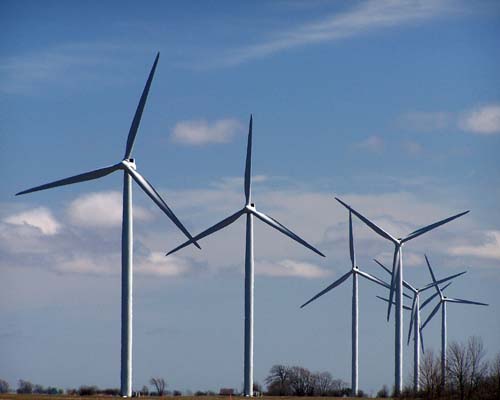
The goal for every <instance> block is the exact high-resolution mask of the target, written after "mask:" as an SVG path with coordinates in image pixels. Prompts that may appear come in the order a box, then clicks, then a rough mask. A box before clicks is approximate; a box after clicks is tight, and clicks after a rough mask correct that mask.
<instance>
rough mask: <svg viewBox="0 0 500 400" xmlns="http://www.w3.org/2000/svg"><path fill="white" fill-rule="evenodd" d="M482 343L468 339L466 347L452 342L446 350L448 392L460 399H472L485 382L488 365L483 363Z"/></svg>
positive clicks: (476, 339)
mask: <svg viewBox="0 0 500 400" xmlns="http://www.w3.org/2000/svg"><path fill="white" fill-rule="evenodd" d="M484 356H485V351H484V345H483V341H482V340H481V339H480V338H478V337H475V336H473V337H471V338H469V340H468V342H467V345H465V344H461V343H458V342H453V343H452V344H451V345H450V346H449V348H448V357H447V358H448V364H447V374H448V380H449V382H450V390H451V391H453V392H457V393H458V395H459V397H460V399H461V400H464V399H472V398H474V396H475V395H476V393H477V392H478V390H479V388H480V386H481V384H482V383H484V382H485V379H486V375H487V372H488V364H487V363H486V362H485V361H484Z"/></svg>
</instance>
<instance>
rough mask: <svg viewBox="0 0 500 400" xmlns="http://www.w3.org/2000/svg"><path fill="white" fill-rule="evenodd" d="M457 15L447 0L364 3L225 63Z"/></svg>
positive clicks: (250, 48) (231, 56)
mask: <svg viewBox="0 0 500 400" xmlns="http://www.w3.org/2000/svg"><path fill="white" fill-rule="evenodd" d="M456 11H458V10H457V7H456V4H453V3H451V2H449V1H445V0H444V1H443V0H424V1H394V0H378V1H364V2H362V3H361V4H359V5H356V6H355V7H353V8H352V9H351V10H349V11H346V12H343V13H336V14H333V15H330V16H328V17H326V18H324V19H322V20H319V21H316V22H312V23H308V24H305V25H302V26H299V27H297V28H295V29H291V30H289V31H286V32H281V33H277V34H275V35H274V36H273V37H272V38H269V39H268V40H264V41H262V42H261V43H258V44H255V45H250V46H247V47H244V48H241V49H239V50H237V51H234V52H233V53H232V54H229V55H228V56H227V57H226V58H225V59H223V61H222V62H223V63H224V64H225V65H236V64H240V63H242V62H245V61H248V60H250V59H255V58H260V57H264V56H267V55H270V54H273V53H276V52H279V51H283V50H286V49H290V48H293V47H297V46H304V45H307V44H314V43H321V42H326V41H334V40H340V39H345V38H348V37H352V36H356V35H359V34H365V33H368V32H370V31H373V30H376V29H383V28H390V27H395V26H401V25H405V24H413V23H417V22H420V21H425V20H427V19H430V18H433V17H436V16H439V15H444V14H450V13H453V12H456Z"/></svg>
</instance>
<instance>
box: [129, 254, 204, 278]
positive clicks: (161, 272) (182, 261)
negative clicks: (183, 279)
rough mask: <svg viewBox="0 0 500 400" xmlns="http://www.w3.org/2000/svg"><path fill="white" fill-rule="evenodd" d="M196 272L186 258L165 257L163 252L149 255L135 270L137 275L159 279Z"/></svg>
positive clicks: (194, 267)
mask: <svg viewBox="0 0 500 400" xmlns="http://www.w3.org/2000/svg"><path fill="white" fill-rule="evenodd" d="M196 270H197V268H196V266H195V265H193V263H192V262H190V261H189V260H187V259H186V258H182V257H179V256H176V255H173V254H172V255H169V256H168V257H165V253H164V252H152V253H150V254H149V255H148V257H146V259H144V260H142V261H141V262H139V263H138V264H137V268H136V271H137V273H138V274H141V275H151V276H161V277H177V276H184V275H188V274H190V273H193V272H196ZM198 272H199V269H198Z"/></svg>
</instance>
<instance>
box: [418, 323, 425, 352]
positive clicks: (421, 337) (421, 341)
mask: <svg viewBox="0 0 500 400" xmlns="http://www.w3.org/2000/svg"><path fill="white" fill-rule="evenodd" d="M418 332H419V334H420V346H421V347H422V353H425V348H424V335H423V334H422V328H419V330H418Z"/></svg>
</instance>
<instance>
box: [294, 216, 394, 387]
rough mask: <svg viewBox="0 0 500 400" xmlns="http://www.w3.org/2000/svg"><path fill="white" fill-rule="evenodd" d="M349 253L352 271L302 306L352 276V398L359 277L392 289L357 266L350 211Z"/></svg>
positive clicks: (355, 384) (355, 356)
mask: <svg viewBox="0 0 500 400" xmlns="http://www.w3.org/2000/svg"><path fill="white" fill-rule="evenodd" d="M349 253H350V257H351V270H350V271H349V272H347V273H346V274H344V275H342V276H341V277H340V278H339V279H337V280H336V281H335V282H333V283H332V284H331V285H330V286H328V287H327V288H326V289H324V290H322V291H321V292H319V293H318V294H317V295H315V296H314V297H312V298H311V299H310V300H308V301H307V302H305V303H304V304H302V305H301V306H300V308H303V307H305V306H307V305H308V304H309V303H311V302H312V301H314V300H316V299H317V298H318V297H321V296H323V295H324V294H325V293H328V292H329V291H330V290H332V289H335V288H336V287H337V286H339V285H341V284H342V283H343V282H344V281H345V280H347V278H349V276H351V275H352V350H351V351H352V353H351V355H352V361H351V362H352V364H351V368H352V369H351V396H357V395H358V389H359V386H358V319H359V312H358V275H360V276H362V277H364V278H366V279H368V280H370V281H372V282H375V283H377V284H379V285H381V286H384V287H386V288H387V289H389V288H390V286H389V284H387V283H386V282H384V281H382V280H380V279H379V278H377V277H375V276H372V275H370V274H368V273H366V272H363V271H361V270H360V269H359V267H358V266H357V265H356V254H355V252H354V239H353V232H352V212H351V211H349Z"/></svg>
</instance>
